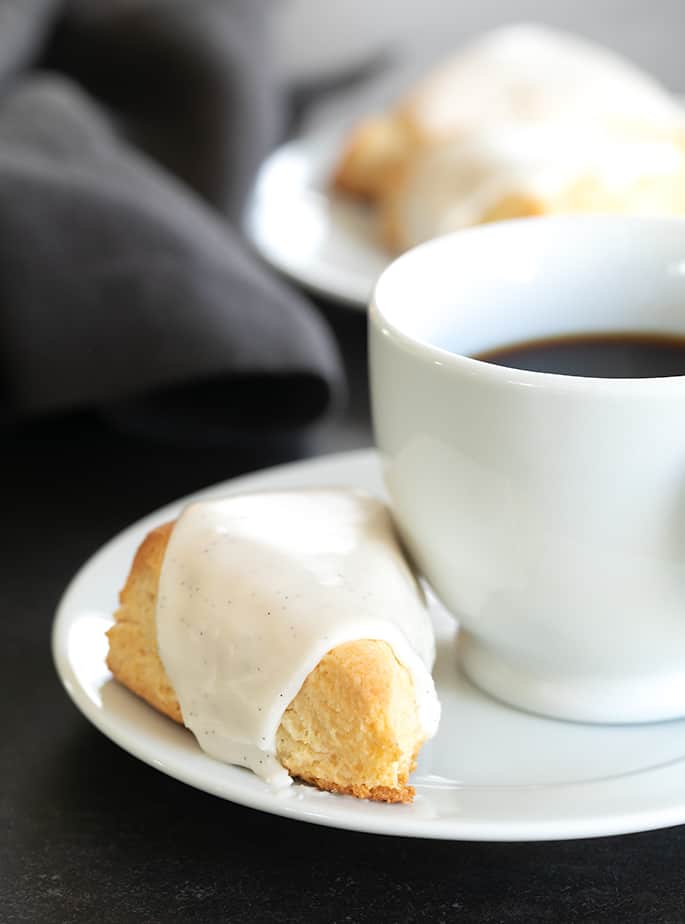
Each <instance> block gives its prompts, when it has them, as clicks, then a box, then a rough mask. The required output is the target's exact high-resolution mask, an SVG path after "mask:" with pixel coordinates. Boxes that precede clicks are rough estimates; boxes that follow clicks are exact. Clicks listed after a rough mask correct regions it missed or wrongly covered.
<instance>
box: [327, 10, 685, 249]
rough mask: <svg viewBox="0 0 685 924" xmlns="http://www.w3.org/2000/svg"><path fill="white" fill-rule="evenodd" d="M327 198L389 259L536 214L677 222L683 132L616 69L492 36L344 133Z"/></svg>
mask: <svg viewBox="0 0 685 924" xmlns="http://www.w3.org/2000/svg"><path fill="white" fill-rule="evenodd" d="M333 182H334V186H335V188H337V189H338V190H339V191H341V192H344V193H346V194H351V195H354V196H358V197H360V198H363V199H366V200H368V201H371V202H372V203H373V204H374V206H375V207H376V209H377V213H378V220H379V229H380V235H381V237H382V240H383V242H384V243H385V244H386V246H387V247H388V248H389V249H390V250H393V251H401V250H404V249H406V248H408V247H411V246H413V245H415V244H418V243H421V242H422V241H425V240H428V239H429V238H432V237H436V236H438V235H440V234H443V233H446V232H448V231H453V230H456V229H458V228H463V227H467V226H469V225H474V224H479V223H482V222H488V221H497V220H502V219H507V218H518V217H525V216H532V215H543V214H568V213H578V212H611V213H615V212H618V213H626V214H666V215H669V214H671V215H678V214H684V213H685V121H684V119H683V113H682V107H681V106H680V104H678V103H676V101H675V100H673V99H672V97H671V96H670V95H669V94H668V93H667V92H666V91H665V89H664V88H663V87H661V86H659V84H658V83H657V82H656V81H655V80H653V79H652V78H650V77H649V76H648V75H646V74H644V73H642V72H640V71H639V70H638V69H637V68H636V67H634V66H633V65H631V64H630V63H629V62H627V61H625V60H623V59H622V58H620V57H619V56H618V55H616V54H614V53H613V52H611V51H609V50H608V49H604V48H601V47H599V46H596V45H593V44H592V43H590V42H587V41H585V40H584V39H581V38H577V37H575V36H572V35H567V34H565V33H562V32H556V31H553V30H551V29H547V28H544V27H540V26H510V27H505V28H503V29H500V30H497V31H496V32H493V33H491V34H489V35H486V36H484V37H483V38H481V39H478V40H476V41H475V42H473V43H472V44H471V45H469V46H467V47H466V48H464V49H463V50H462V51H461V52H459V53H458V54H456V55H455V56H454V57H453V58H452V59H451V60H449V61H447V62H446V63H444V64H443V65H442V66H440V67H438V68H437V69H436V70H435V71H434V72H433V73H431V74H429V75H428V76H427V77H426V78H425V79H424V80H423V81H422V82H421V83H420V84H419V85H418V86H417V87H415V88H414V89H413V90H412V91H411V92H409V93H408V94H407V95H406V96H405V97H404V98H403V99H402V100H400V101H399V102H398V104H397V105H396V106H395V107H393V108H392V109H391V110H390V111H389V112H387V113H385V114H381V115H379V116H376V117H373V118H370V119H368V120H366V121H365V122H363V123H362V124H360V125H359V126H358V127H357V128H356V129H355V130H353V132H352V134H351V136H350V138H349V140H348V143H347V145H346V148H345V151H344V152H343V155H342V157H341V159H340V162H339V164H338V165H337V168H336V171H335V176H334V181H333Z"/></svg>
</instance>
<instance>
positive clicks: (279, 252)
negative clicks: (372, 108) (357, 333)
mask: <svg viewBox="0 0 685 924" xmlns="http://www.w3.org/2000/svg"><path fill="white" fill-rule="evenodd" d="M340 144H341V135H340V132H319V133H317V134H311V135H309V136H307V137H303V138H298V139H296V140H294V141H290V142H288V143H287V144H285V145H283V146H282V147H280V148H278V149H277V150H276V151H274V153H273V154H271V156H270V157H268V158H267V159H266V161H265V162H264V163H263V165H262V167H261V169H260V171H259V174H258V176H257V180H256V183H255V186H254V189H253V192H252V196H251V199H250V202H249V204H248V208H247V212H246V221H245V230H246V233H247V236H248V238H249V239H250V240H251V241H252V243H253V244H254V246H255V247H256V249H257V250H258V252H259V253H260V254H261V255H262V257H264V259H265V260H266V261H267V262H268V263H270V264H271V265H272V266H274V267H275V268H276V269H278V270H280V271H281V272H282V273H284V274H285V275H286V276H289V277H290V278H291V279H293V280H295V282H298V283H300V284H301V285H304V286H306V287H307V288H309V289H311V290H312V291H314V292H317V293H319V294H321V295H325V296H327V297H329V298H333V299H335V300H336V301H340V302H342V303H343V304H346V305H349V306H350V307H353V308H357V309H359V310H362V311H363V310H365V309H366V305H367V304H368V301H369V298H370V296H371V290H372V289H373V285H374V283H375V281H376V279H377V278H378V276H379V275H380V274H381V272H382V271H383V270H384V269H385V267H386V266H387V265H388V263H389V262H390V259H391V257H390V255H389V254H388V253H387V252H386V251H385V250H383V248H382V247H380V246H379V244H378V242H377V240H376V235H375V231H374V219H373V215H372V213H371V211H370V209H368V208H366V207H364V206H363V205H359V204H357V203H355V202H353V201H351V200H348V199H344V198H343V197H340V196H336V195H334V194H333V193H331V191H330V189H329V186H328V183H329V177H330V173H331V169H332V166H333V164H334V163H335V159H336V157H337V156H338V154H339V152H340Z"/></svg>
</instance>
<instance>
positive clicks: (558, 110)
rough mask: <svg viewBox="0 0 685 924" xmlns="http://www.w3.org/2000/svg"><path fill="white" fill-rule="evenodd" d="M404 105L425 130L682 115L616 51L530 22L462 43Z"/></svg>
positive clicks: (661, 118)
mask: <svg viewBox="0 0 685 924" xmlns="http://www.w3.org/2000/svg"><path fill="white" fill-rule="evenodd" d="M401 109H402V110H403V111H404V112H405V113H406V114H407V115H408V117H409V118H410V119H411V120H412V122H413V123H414V124H415V126H416V127H417V128H418V130H419V131H421V132H422V133H423V134H424V135H428V136H436V137H437V136H450V137H453V136H455V135H456V134H469V133H471V132H472V131H474V130H476V131H477V130H478V129H479V127H480V126H483V125H488V124H489V125H497V124H500V123H503V124H510V123H511V122H519V121H529V122H531V121H532V122H544V121H546V120H548V119H559V117H563V118H568V119H571V120H577V119H582V120H584V121H588V120H600V121H601V120H605V119H607V120H612V121H621V122H629V123H639V122H643V121H647V122H649V123H652V124H653V123H654V122H655V121H656V122H666V123H669V122H672V121H673V120H674V119H675V120H679V121H682V111H681V107H680V105H679V104H678V103H677V102H676V101H675V100H674V99H673V98H672V97H671V96H670V95H669V94H668V93H667V92H666V91H665V89H664V88H663V87H662V86H661V85H660V84H659V83H658V81H656V80H655V79H653V78H652V77H650V76H649V75H648V74H645V73H643V72H642V71H641V70H640V69H639V68H637V67H636V66H635V65H633V64H631V63H630V62H629V61H627V60H626V59H624V58H622V57H621V56H620V55H618V54H616V53H615V52H612V51H610V50H609V49H607V48H603V47H601V46H599V45H595V44H594V43H592V42H589V41H587V40H585V39H583V38H580V37H578V36H575V35H570V34H567V33H565V32H561V31H557V30H554V29H548V28H545V27H543V26H535V25H516V26H507V27H504V28H502V29H497V30H495V31H493V32H490V33H488V34H487V35H485V36H483V37H481V38H479V39H477V40H476V41H474V42H472V43H470V44H468V45H467V46H466V47H465V48H463V49H461V50H460V51H459V52H458V53H457V54H455V55H454V56H453V57H452V58H450V59H448V60H447V61H446V62H445V63H444V64H442V65H441V66H439V67H438V68H436V69H435V70H434V71H433V72H432V73H430V74H429V75H428V76H427V77H426V78H424V80H422V81H421V82H420V83H419V84H418V86H417V87H416V88H415V90H414V91H413V92H412V93H410V94H409V95H408V96H407V98H406V100H405V102H404V103H403V105H402V107H401Z"/></svg>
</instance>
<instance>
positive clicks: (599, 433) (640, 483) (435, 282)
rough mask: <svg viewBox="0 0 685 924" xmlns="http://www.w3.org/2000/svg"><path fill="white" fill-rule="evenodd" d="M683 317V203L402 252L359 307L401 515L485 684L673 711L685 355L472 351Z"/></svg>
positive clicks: (466, 235)
mask: <svg viewBox="0 0 685 924" xmlns="http://www.w3.org/2000/svg"><path fill="white" fill-rule="evenodd" d="M593 331H594V332H608V331H617V332H620V331H623V332H636V331H648V332H659V333H673V334H678V335H685V221H682V220H670V219H663V220H662V219H648V218H627V217H589V216H583V217H573V218H540V219H527V220H522V221H512V222H505V223H501V224H493V225H488V226H482V227H478V228H474V229H469V230H466V231H459V232H457V233H455V234H451V235H449V236H447V237H444V238H440V239H438V240H435V241H431V242H430V243H428V244H424V245H422V246H421V247H418V248H416V249H415V250H412V251H410V252H409V253H407V254H405V255H403V256H401V257H400V258H399V259H398V260H396V261H395V262H394V263H393V264H392V265H391V266H390V267H389V268H388V269H387V270H386V271H385V272H384V273H383V275H382V276H381V278H380V280H379V282H378V284H377V286H376V290H375V293H374V297H373V303H372V305H371V311H370V366H371V391H372V404H373V418H374V426H375V432H376V440H377V444H378V447H379V450H380V453H381V458H382V463H383V468H384V477H385V481H386V485H387V488H388V491H389V493H390V497H391V501H392V504H393V508H394V511H395V515H396V518H397V523H398V526H399V529H400V531H401V533H402V535H403V537H404V540H405V542H406V544H407V546H408V548H409V550H410V552H411V554H412V555H413V556H414V558H415V560H416V562H417V564H418V566H419V568H420V570H421V571H422V572H423V573H424V574H425V576H426V577H427V579H428V580H429V582H430V583H431V585H432V586H433V588H434V589H435V591H436V593H437V594H438V596H439V597H440V598H441V599H442V601H443V602H444V603H445V604H446V606H447V607H448V608H449V609H450V610H451V612H452V613H453V614H454V615H455V617H456V618H457V619H458V620H459V623H460V626H461V631H460V633H459V636H460V657H461V663H462V666H463V669H464V670H465V672H466V673H467V675H468V676H469V677H470V678H471V679H472V680H473V681H474V682H475V683H476V684H477V685H478V686H480V687H481V688H483V689H484V690H486V691H488V692H490V693H491V694H493V695H494V696H496V697H498V698H500V699H502V700H505V701H506V702H508V703H511V704H512V705H516V706H519V707H521V708H524V709H529V710H533V711H535V712H540V713H544V714H548V715H553V716H557V717H561V718H569V719H577V720H582V721H596V722H638V721H650V720H658V719H669V718H674V717H678V716H683V715H685V376H674V377H669V378H646V379H599V378H584V377H576V376H564V375H556V374H547V373H539V372H528V371H521V370H515V369H509V368H504V367H501V366H496V365H493V364H490V363H486V362H481V361H478V360H476V359H471V358H469V356H470V355H473V354H476V353H478V352H480V351H484V350H486V349H490V348H494V347H499V346H506V345H509V344H514V343H519V342H522V341H526V340H530V339H534V338H540V337H548V336H553V335H561V334H572V333H589V332H593Z"/></svg>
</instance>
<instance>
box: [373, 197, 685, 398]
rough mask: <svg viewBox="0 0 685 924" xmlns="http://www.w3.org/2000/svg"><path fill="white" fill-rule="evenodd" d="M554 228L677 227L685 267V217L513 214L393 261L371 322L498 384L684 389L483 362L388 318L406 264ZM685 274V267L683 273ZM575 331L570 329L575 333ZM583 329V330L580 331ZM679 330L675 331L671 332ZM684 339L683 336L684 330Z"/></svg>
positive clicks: (377, 288) (437, 361)
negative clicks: (478, 241) (519, 232)
mask: <svg viewBox="0 0 685 924" xmlns="http://www.w3.org/2000/svg"><path fill="white" fill-rule="evenodd" d="M533 224H535V225H537V226H541V225H546V226H549V227H551V226H554V227H555V228H563V227H568V228H569V229H575V228H577V227H578V226H584V227H586V228H592V229H597V228H598V227H603V228H605V229H610V228H612V227H615V228H617V229H618V228H621V229H625V228H627V227H632V228H635V229H639V230H640V231H641V232H643V233H645V234H649V233H650V230H651V231H654V229H656V228H660V229H667V228H668V229H673V230H674V231H675V230H677V231H679V232H680V234H682V237H683V261H684V265H685V217H682V218H681V217H678V216H663V217H662V216H624V215H587V214H585V215H564V216H534V217H528V218H515V219H510V220H507V221H501V222H493V223H491V224H482V225H475V226H472V227H469V228H463V229H459V230H457V231H452V232H450V233H449V234H445V235H441V236H440V237H436V238H432V239H431V240H429V241H426V242H424V243H422V244H419V245H417V246H416V247H412V248H411V249H410V250H407V251H405V252H404V253H402V254H401V255H400V256H398V257H397V258H396V259H394V260H393V261H392V262H391V263H390V264H389V265H388V266H387V267H386V268H385V269H384V270H383V272H382V273H381V274H380V276H379V277H378V279H377V280H376V283H375V285H374V288H373V292H372V296H371V300H370V305H369V324H370V326H371V327H376V328H377V329H378V331H379V333H380V335H381V336H384V337H388V338H391V339H393V340H394V341H395V343H396V344H397V345H398V346H399V347H401V348H402V349H403V350H404V351H406V352H410V353H413V354H415V355H416V356H418V357H420V358H421V359H424V360H425V361H427V362H429V363H432V364H433V365H435V366H437V367H443V368H444V369H446V370H450V369H452V370H453V371H455V372H459V373H460V374H465V375H470V376H478V377H481V378H483V379H484V380H487V381H490V382H492V383H493V384H495V383H499V384H502V385H506V386H512V387H524V388H544V389H546V390H555V391H569V392H571V391H572V392H575V393H579V392H584V391H585V392H592V393H597V392H598V391H601V392H604V393H610V394H617V393H622V394H629V393H630V394H632V393H636V392H637V393H640V394H650V393H658V394H664V393H665V392H666V393H668V392H672V391H678V392H681V391H682V390H683V389H684V388H685V375H673V376H659V377H651V378H650V377H645V378H627V377H626V378H604V377H601V378H600V377H595V376H582V375H566V374H563V373H555V372H536V371H531V370H526V369H516V368H514V367H511V366H506V365H496V364H494V363H489V362H487V361H485V360H480V359H476V358H475V357H473V356H468V355H466V354H465V353H459V352H456V351H453V350H449V349H447V348H445V347H441V346H438V345H437V344H435V343H432V342H430V340H428V339H423V338H421V337H417V336H415V335H413V334H412V333H410V332H408V331H407V330H406V329H403V327H402V326H401V325H400V324H398V323H396V322H395V321H394V320H393V319H391V317H389V316H388V312H387V310H384V309H383V307H382V303H383V302H385V301H387V299H388V292H387V291H386V290H387V289H388V287H389V286H391V285H392V284H393V282H394V277H395V275H396V274H398V273H401V272H403V271H405V267H406V264H407V263H410V262H414V261H415V260H417V259H421V258H423V257H425V255H426V254H427V253H429V252H432V251H435V249H436V248H440V249H444V250H445V252H446V253H448V252H450V250H451V248H452V247H453V246H454V245H458V244H460V243H461V242H462V241H464V240H465V239H466V238H473V237H475V236H482V237H484V238H485V237H487V236H489V235H492V234H493V232H495V233H497V234H501V233H502V232H503V230H504V229H506V230H511V231H515V229H516V228H517V227H521V226H526V227H530V226H531V225H533ZM683 275H684V278H685V271H684V273H683ZM683 306H684V309H685V284H684V289H683ZM572 333H573V331H569V334H572ZM579 333H580V332H579ZM644 333H646V334H650V333H654V334H664V333H668V331H666V330H664V329H663V328H662V329H656V328H655V329H654V330H645V331H644ZM672 333H675V332H672ZM683 337H684V338H685V334H683Z"/></svg>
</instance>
